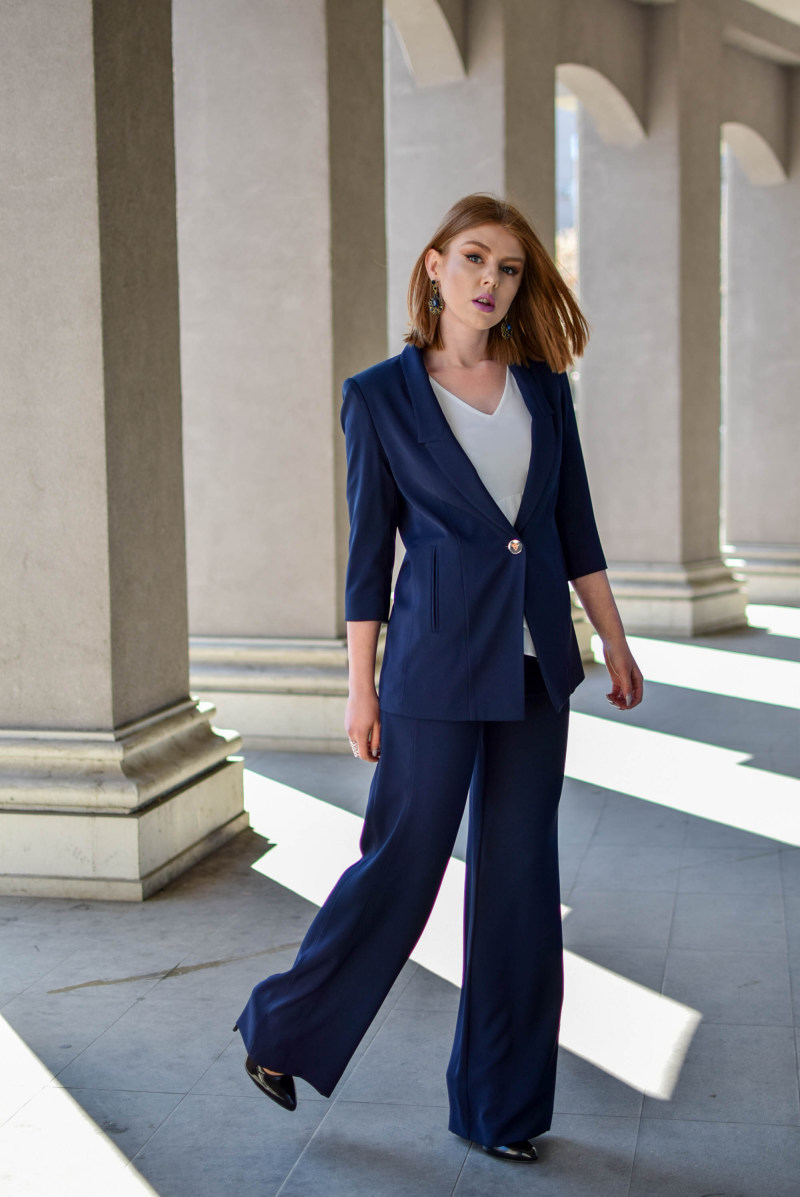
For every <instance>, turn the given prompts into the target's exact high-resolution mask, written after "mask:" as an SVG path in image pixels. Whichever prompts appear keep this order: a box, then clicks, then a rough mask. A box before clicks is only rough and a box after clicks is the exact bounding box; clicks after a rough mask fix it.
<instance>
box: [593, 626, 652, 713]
mask: <svg viewBox="0 0 800 1197" xmlns="http://www.w3.org/2000/svg"><path fill="white" fill-rule="evenodd" d="M603 656H604V657H605V662H606V667H607V668H608V672H609V674H610V675H611V690H610V691H609V692H608V693H607V694H606V698H607V699H608V701H609V702H610V703H611V705H612V706H614V707H616V708H617V710H619V711H631V710H633V708H634V707H638V705H639V703H640V702H641V701H642V694H643V691H644V679H643V677H642V671H641V669H640V668H639V666H638V665H637V664H636V662H635V661H634V659H633V654H632V653H631V650H630V649H629V648H628V641H627V640H626V639H625V637H624V636H623V637H622V639H618V640H614V641H607V640H604V641H603Z"/></svg>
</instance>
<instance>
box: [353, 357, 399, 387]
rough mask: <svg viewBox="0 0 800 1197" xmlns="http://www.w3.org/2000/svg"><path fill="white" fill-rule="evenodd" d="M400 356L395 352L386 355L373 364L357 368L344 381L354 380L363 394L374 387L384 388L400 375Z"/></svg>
mask: <svg viewBox="0 0 800 1197" xmlns="http://www.w3.org/2000/svg"><path fill="white" fill-rule="evenodd" d="M401 356H402V355H401V354H399V353H396V354H394V356H393V357H387V358H384V360H383V361H380V362H375V364H374V365H372V366H367V367H366V368H365V369H363V370H359V371H358V372H357V373H356V374H351V375H350V377H349V378H347V379H345V383H348V382H354V383H355V384H356V386H357V387H358V388H359V390H360V391H362V393H364V394H365V395H366V394H367V393H369V392H370V391H374V390H375V388H376V387H378V388H380V389H381V390H385V388H386V386H387V384H390V383H392V382H393V381H395V380H398V381H399V379H400V378H401V376H402V365H401V362H400V358H401Z"/></svg>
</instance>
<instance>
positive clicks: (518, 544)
mask: <svg viewBox="0 0 800 1197" xmlns="http://www.w3.org/2000/svg"><path fill="white" fill-rule="evenodd" d="M508 548H509V551H510V552H512V553H521V552H522V541H521V540H516V539H515V540H509V542H508Z"/></svg>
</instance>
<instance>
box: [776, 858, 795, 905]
mask: <svg viewBox="0 0 800 1197" xmlns="http://www.w3.org/2000/svg"><path fill="white" fill-rule="evenodd" d="M784 852H785V847H783V848H781V850H780V854H779V855H780V869H781V892H782V894H783V897H784V901H785V899H786V898H788V897H792V896H794V895H793V894H792V891H791V890H788V889H787V888H786V883H787V881H788V880H789V878H788V877H787V875H786V869H785V867H784V863H783V857H784ZM785 918H786V910H785V906H784V921H785Z"/></svg>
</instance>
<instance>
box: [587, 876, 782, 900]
mask: <svg viewBox="0 0 800 1197" xmlns="http://www.w3.org/2000/svg"><path fill="white" fill-rule="evenodd" d="M679 880H680V879H679V878H677V877H676V884H675V885H670V886H655V885H648V886H647V887H646V888H642V887H641V886H636V885H628V886H610V885H609V886H601V885H594V884H593V885H586V886H581V885H579V879H577V878H576V880H575V882H574V883H573V886H572V889H571V890H570V894H572V893H573V892H577V893H584V892H587V891H590V890H591V891H592V892H593V893H598V894H631V893H644V894H674V893H679V894H713V895H715V896H717V895H725V894H730V895H731V896H733V897H739V896H740V895H741V894H745V895H746V896H751V897H754V898H772V897H780V896H781V891H780V890H779V889H763V890H762V889H752V890H747V889H745V890H743V889H742V888H741V886H740V887H739V888H738V889H686V888H685V887H681V886H679V885H678V884H677V882H678V881H679Z"/></svg>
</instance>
